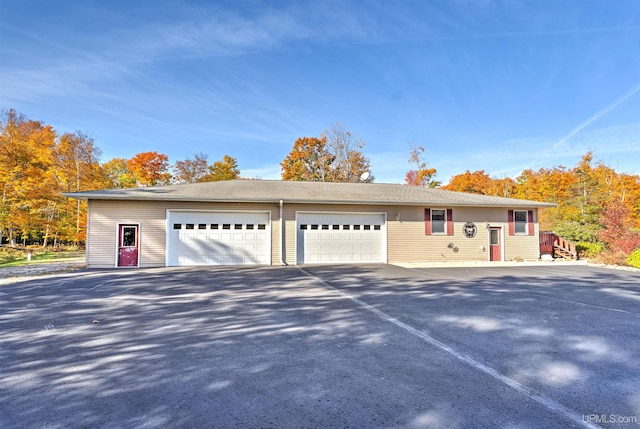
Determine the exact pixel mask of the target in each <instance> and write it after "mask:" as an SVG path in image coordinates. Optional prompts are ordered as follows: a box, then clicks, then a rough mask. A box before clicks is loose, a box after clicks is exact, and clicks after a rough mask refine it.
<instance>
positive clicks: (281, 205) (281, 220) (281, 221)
mask: <svg viewBox="0 0 640 429" xmlns="http://www.w3.org/2000/svg"><path fill="white" fill-rule="evenodd" d="M283 207H284V201H282V200H280V265H282V266H283V267H284V266H285V265H287V263H286V262H285V260H284V219H282V213H283V211H284V210H283Z"/></svg>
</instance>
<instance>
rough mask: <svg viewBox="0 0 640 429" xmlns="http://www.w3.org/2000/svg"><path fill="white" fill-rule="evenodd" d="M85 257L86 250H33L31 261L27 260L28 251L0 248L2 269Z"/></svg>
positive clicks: (0, 266) (0, 265)
mask: <svg viewBox="0 0 640 429" xmlns="http://www.w3.org/2000/svg"><path fill="white" fill-rule="evenodd" d="M83 257H84V250H77V249H73V250H62V251H55V252H53V251H51V249H31V261H28V260H27V250H26V249H14V248H10V247H1V248H0V268H2V267H19V266H22V265H32V264H41V263H47V262H56V261H65V260H69V259H77V258H83Z"/></svg>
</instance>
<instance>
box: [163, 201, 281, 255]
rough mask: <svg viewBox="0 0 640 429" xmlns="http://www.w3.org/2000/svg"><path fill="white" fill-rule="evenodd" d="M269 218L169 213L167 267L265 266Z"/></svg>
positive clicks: (241, 214) (243, 214) (263, 215)
mask: <svg viewBox="0 0 640 429" xmlns="http://www.w3.org/2000/svg"><path fill="white" fill-rule="evenodd" d="M269 218H270V214H269V213H268V212H197V211H173V210H172V211H169V215H168V223H169V225H168V239H167V265H169V266H176V265H236V264H242V265H250V264H269V263H270V261H271V253H270V246H268V245H267V244H268V242H269V237H270V219H269ZM258 243H260V245H259V246H258Z"/></svg>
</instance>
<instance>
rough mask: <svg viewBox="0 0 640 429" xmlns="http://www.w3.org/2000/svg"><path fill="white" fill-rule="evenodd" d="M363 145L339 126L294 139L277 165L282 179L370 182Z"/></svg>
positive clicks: (368, 165) (362, 142)
mask: <svg viewBox="0 0 640 429" xmlns="http://www.w3.org/2000/svg"><path fill="white" fill-rule="evenodd" d="M364 145H365V142H364V140H362V139H358V138H357V137H355V136H353V134H352V133H351V132H349V131H347V130H345V129H344V127H343V126H342V125H340V124H334V126H333V128H332V129H330V130H328V131H325V132H323V133H322V135H321V136H320V137H319V138H318V137H301V138H299V139H297V140H296V141H295V142H294V144H293V148H292V149H291V152H289V154H288V155H287V156H286V157H285V159H284V160H283V161H282V163H281V164H280V166H281V168H282V180H304V181H316V182H361V181H364V182H372V181H373V180H374V177H373V176H372V175H371V174H370V162H369V159H368V158H367V157H366V156H365V155H364V154H363V152H362V148H363V147H364Z"/></svg>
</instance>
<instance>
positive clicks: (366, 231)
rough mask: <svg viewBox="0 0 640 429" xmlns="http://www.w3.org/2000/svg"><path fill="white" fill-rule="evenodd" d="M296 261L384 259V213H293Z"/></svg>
mask: <svg viewBox="0 0 640 429" xmlns="http://www.w3.org/2000/svg"><path fill="white" fill-rule="evenodd" d="M296 220H297V222H296V229H297V234H296V240H297V258H296V259H297V263H298V264H305V263H307V264H309V263H311V264H313V263H352V262H382V263H385V262H386V261H387V252H386V228H385V226H386V225H385V220H386V217H385V214H384V213H297V214H296Z"/></svg>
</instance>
